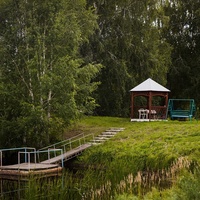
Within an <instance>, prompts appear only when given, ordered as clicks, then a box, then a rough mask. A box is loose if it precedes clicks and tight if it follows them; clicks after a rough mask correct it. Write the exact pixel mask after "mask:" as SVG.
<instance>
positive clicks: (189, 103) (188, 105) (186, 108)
mask: <svg viewBox="0 0 200 200" xmlns="http://www.w3.org/2000/svg"><path fill="white" fill-rule="evenodd" d="M195 111H196V106H195V103H194V99H169V101H168V107H167V114H168V115H169V116H170V118H171V119H172V120H173V119H175V118H177V119H180V118H189V119H190V120H191V119H192V118H193V116H194V113H195Z"/></svg>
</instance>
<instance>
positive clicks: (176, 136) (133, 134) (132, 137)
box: [77, 117, 200, 165]
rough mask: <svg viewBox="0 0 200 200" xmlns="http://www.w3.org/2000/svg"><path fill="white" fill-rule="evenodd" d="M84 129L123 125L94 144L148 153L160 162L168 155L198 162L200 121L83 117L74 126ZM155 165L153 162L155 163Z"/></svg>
mask: <svg viewBox="0 0 200 200" xmlns="http://www.w3.org/2000/svg"><path fill="white" fill-rule="evenodd" d="M78 127H79V128H80V129H82V131H86V132H94V133H100V132H102V131H104V130H106V129H107V128H110V127H124V128H125V131H123V132H121V133H118V135H116V136H115V137H114V138H113V139H112V140H110V141H108V142H107V143H105V144H104V145H101V146H98V147H94V148H93V152H95V151H99V149H101V150H103V149H107V150H108V149H110V151H112V152H115V154H116V155H115V156H119V154H124V153H127V154H133V155H135V154H136V155H138V154H142V155H148V156H150V157H157V158H159V154H161V156H162V157H160V158H161V160H160V161H158V162H164V160H165V158H164V157H163V155H166V156H168V157H172V158H178V157H181V156H188V157H189V159H191V160H193V161H195V162H198V163H199V161H200V122H199V121H192V122H190V121H180V122H179V121H163V122H130V120H129V119H124V118H112V117H87V118H85V119H84V120H82V121H81V122H80V123H79V125H78V126H77V128H78ZM155 165H156V164H155Z"/></svg>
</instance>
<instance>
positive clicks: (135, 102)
mask: <svg viewBox="0 0 200 200" xmlns="http://www.w3.org/2000/svg"><path fill="white" fill-rule="evenodd" d="M130 92H131V116H130V117H131V121H150V120H160V119H166V112H167V104H168V93H169V92H170V90H168V89H167V88H165V87H163V86H162V85H160V84H159V83H157V82H155V81H154V80H152V79H151V78H148V79H147V80H146V81H144V82H142V83H141V84H139V85H138V86H136V87H134V88H133V89H131V90H130Z"/></svg>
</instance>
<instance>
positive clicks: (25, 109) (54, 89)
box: [0, 0, 101, 147]
mask: <svg viewBox="0 0 200 200" xmlns="http://www.w3.org/2000/svg"><path fill="white" fill-rule="evenodd" d="M0 11H1V12H0V13H1V14H0V18H1V23H0V29H1V32H0V38H1V39H0V58H1V59H0V64H1V69H0V80H1V84H0V88H1V90H0V103H1V105H3V106H2V107H1V115H0V125H1V144H0V146H4V147H5V146H6V147H10V146H21V145H23V146H24V145H31V146H35V147H38V146H40V147H41V146H43V145H45V144H47V143H49V142H53V140H55V139H59V136H60V134H61V133H62V130H63V128H64V127H66V126H68V125H69V124H70V123H71V122H72V121H74V120H76V119H78V118H79V117H81V116H82V115H83V114H88V113H90V114H91V113H92V111H93V110H94V108H95V107H96V106H97V103H96V101H95V99H94V98H93V96H92V93H93V92H94V91H95V90H96V89H97V86H98V85H99V82H94V78H95V77H96V76H97V74H98V73H99V71H100V70H101V65H98V64H91V63H88V62H87V63H86V62H85V61H84V58H82V57H81V56H80V55H79V49H80V46H81V45H82V44H83V43H84V42H88V37H89V36H90V35H91V34H92V33H93V31H94V29H95V28H96V27H97V23H96V15H95V14H94V13H93V11H92V10H91V9H86V2H85V1H84V0H79V1H76V2H72V1H64V0H62V1H58V0H51V1H43V2H42V3H41V2H40V1H26V2H24V1H21V0H20V1H17V2H15V1H12V0H9V1H7V2H4V1H1V3H0ZM79 95H80V96H79ZM7 137H10V138H9V139H8V138H7Z"/></svg>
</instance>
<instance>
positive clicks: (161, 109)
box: [133, 106, 167, 120]
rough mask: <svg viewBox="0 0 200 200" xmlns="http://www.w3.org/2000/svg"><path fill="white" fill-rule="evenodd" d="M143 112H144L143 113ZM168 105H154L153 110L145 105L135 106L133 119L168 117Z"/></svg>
mask: <svg viewBox="0 0 200 200" xmlns="http://www.w3.org/2000/svg"><path fill="white" fill-rule="evenodd" d="M141 112H143V113H141ZM166 112H167V107H166V106H152V107H151V111H150V110H149V109H148V108H147V107H145V106H134V112H133V119H163V120H164V119H166Z"/></svg>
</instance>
